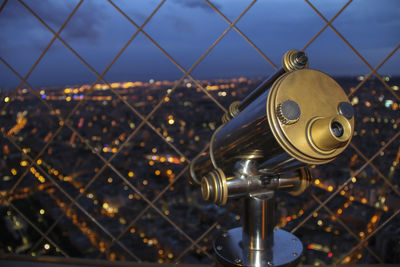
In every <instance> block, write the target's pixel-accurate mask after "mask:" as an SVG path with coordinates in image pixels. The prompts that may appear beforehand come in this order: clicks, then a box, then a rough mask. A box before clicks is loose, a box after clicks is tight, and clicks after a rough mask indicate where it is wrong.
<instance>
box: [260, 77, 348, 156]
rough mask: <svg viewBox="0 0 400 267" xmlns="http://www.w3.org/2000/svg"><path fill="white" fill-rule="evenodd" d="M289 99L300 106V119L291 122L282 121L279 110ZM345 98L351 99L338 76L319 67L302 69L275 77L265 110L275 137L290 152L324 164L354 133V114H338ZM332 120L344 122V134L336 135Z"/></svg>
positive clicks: (336, 154)
mask: <svg viewBox="0 0 400 267" xmlns="http://www.w3.org/2000/svg"><path fill="white" fill-rule="evenodd" d="M287 100H291V101H294V102H296V103H297V104H298V106H299V107H300V110H301V115H300V117H299V119H298V120H297V121H296V122H295V123H293V124H289V125H286V124H284V123H282V121H281V120H279V118H278V114H277V110H279V109H278V107H279V105H280V104H281V103H283V102H285V101H287ZM342 102H349V101H348V99H347V96H346V94H345V92H344V91H343V89H342V88H341V87H340V85H339V84H338V83H336V81H335V80H333V79H332V78H331V77H329V76H328V75H326V74H324V73H322V72H320V71H317V70H312V69H302V70H297V71H293V72H290V73H287V74H284V75H282V76H281V77H280V78H279V79H278V80H276V81H275V83H274V84H273V85H272V87H271V89H270V92H269V96H268V100H267V105H266V106H267V107H266V109H267V112H266V114H267V117H268V123H269V126H270V129H271V131H272V133H273V135H274V137H275V139H276V141H277V142H278V143H279V144H280V145H281V147H282V148H283V149H284V150H285V151H286V152H287V153H288V154H290V155H291V156H292V157H294V158H295V159H297V160H299V161H301V162H304V163H308V164H323V163H327V162H329V161H331V160H333V159H335V157H337V156H338V155H339V154H340V153H342V152H343V151H344V150H345V149H346V147H347V146H348V144H349V142H350V139H351V136H352V135H353V131H354V117H353V118H350V119H347V118H345V117H344V116H341V115H339V111H338V106H339V104H340V103H342ZM331 121H337V122H339V123H340V124H341V125H342V126H343V129H344V134H343V135H342V136H341V137H335V136H334V135H333V133H332V127H331V125H330V124H329V122H331ZM324 127H325V128H324Z"/></svg>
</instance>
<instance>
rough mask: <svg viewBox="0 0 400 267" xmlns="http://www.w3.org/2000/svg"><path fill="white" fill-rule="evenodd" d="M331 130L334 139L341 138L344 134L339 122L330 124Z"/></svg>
mask: <svg viewBox="0 0 400 267" xmlns="http://www.w3.org/2000/svg"><path fill="white" fill-rule="evenodd" d="M331 129H332V132H333V134H334V135H335V136H336V137H342V135H343V133H344V129H343V126H342V125H341V124H340V123H339V122H337V121H334V122H332V124H331Z"/></svg>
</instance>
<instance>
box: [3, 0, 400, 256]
mask: <svg viewBox="0 0 400 267" xmlns="http://www.w3.org/2000/svg"><path fill="white" fill-rule="evenodd" d="M86 2H87V1H86ZM168 2H169V1H166V0H162V1H160V2H159V3H158V4H157V5H156V6H155V7H154V9H153V10H152V11H151V12H149V15H148V16H147V17H146V18H145V19H144V18H143V19H141V21H142V22H141V23H138V22H137V20H138V19H137V18H135V19H133V17H132V16H131V15H129V10H124V8H123V7H120V6H119V3H117V1H115V2H114V1H112V0H108V1H106V2H105V4H106V8H107V9H108V10H111V11H112V12H113V15H114V16H116V17H118V19H119V20H121V23H126V24H128V25H129V26H131V27H132V34H131V35H130V36H126V40H124V43H123V44H122V48H121V49H118V50H116V51H113V53H110V55H105V57H107V58H109V59H110V61H109V63H108V64H107V65H106V66H100V67H99V66H97V65H96V66H94V65H91V64H90V63H89V61H90V60H87V59H85V58H87V57H86V56H87V55H85V54H83V53H81V52H80V51H78V50H76V49H75V48H74V44H73V42H70V41H68V38H67V37H68V36H66V35H64V34H63V31H64V30H65V29H66V28H68V26H69V24H70V23H71V21H74V19H76V20H77V18H76V17H77V16H78V17H79V11H80V10H82V9H85V8H86V9H87V8H88V6H85V1H84V0H80V1H79V2H78V3H77V4H76V6H75V7H74V8H73V9H72V10H71V12H70V13H69V15H68V16H67V17H66V19H65V20H64V21H63V23H62V24H61V23H60V25H59V26H58V28H53V24H49V23H48V22H47V21H46V19H45V18H42V17H41V15H40V14H38V13H36V12H35V11H34V10H35V8H34V6H33V4H32V3H29V2H25V1H23V0H18V3H17V4H18V5H19V8H20V9H21V10H23V11H24V12H25V13H24V15H27V14H29V16H33V17H34V18H35V20H36V22H37V23H39V24H41V25H42V26H43V27H44V28H45V29H46V32H47V34H49V36H51V38H50V41H49V43H48V44H47V45H46V46H45V48H44V49H42V50H43V51H42V53H41V54H40V55H39V56H38V58H37V60H35V61H34V62H32V65H31V67H30V68H29V70H27V71H26V74H24V75H22V74H21V73H20V72H18V71H17V70H16V69H15V68H14V67H13V63H12V61H10V60H8V59H6V57H5V56H4V55H0V56H1V57H0V60H1V62H2V63H1V64H2V65H3V66H2V67H4V70H5V71H8V72H9V76H10V79H17V80H18V81H19V85H18V87H17V88H16V89H15V90H14V91H12V92H9V91H3V92H1V93H2V103H1V105H0V108H1V115H0V120H1V124H0V127H1V128H0V129H1V132H2V137H1V143H0V148H1V150H2V161H1V162H0V163H1V179H2V181H1V186H0V188H1V195H0V197H1V200H0V204H1V206H0V211H1V214H2V215H1V222H2V224H3V226H4V227H6V228H7V229H8V234H7V235H6V236H4V237H2V240H1V242H2V243H1V245H0V250H2V252H4V253H16V254H23V255H33V256H37V255H59V256H64V257H72V256H73V257H87V258H100V259H108V260H133V261H154V262H159V263H162V262H175V263H180V262H187V263H199V262H204V263H210V262H212V251H211V247H212V241H213V237H214V236H215V234H216V233H217V232H218V231H220V230H222V229H228V228H231V227H234V226H237V225H239V222H240V215H239V214H238V213H237V211H238V210H239V209H240V205H241V204H240V202H235V201H232V202H231V203H230V204H229V205H228V206H226V207H224V208H217V207H216V206H213V205H210V204H207V203H205V202H203V201H202V200H201V196H200V195H199V190H198V189H194V188H192V187H190V186H189V184H188V183H187V181H186V180H185V178H184V175H185V172H186V171H187V169H188V164H189V163H190V160H191V159H193V158H194V157H195V156H196V155H198V154H199V153H201V152H203V151H205V150H206V149H207V148H208V140H209V139H210V136H211V134H212V131H213V130H214V129H215V127H216V126H218V125H217V124H218V123H219V122H218V121H219V118H220V117H221V116H222V114H223V113H224V112H226V108H227V107H228V106H229V104H230V103H231V102H232V101H233V100H237V99H240V97H243V95H245V93H246V92H249V90H251V89H252V88H254V87H255V86H256V85H257V84H258V83H259V82H260V81H258V80H247V79H236V80H229V81H227V80H219V81H216V82H215V83H216V84H211V83H210V82H209V81H202V80H198V79H196V75H195V69H196V68H197V67H198V66H201V63H202V62H203V61H204V59H205V58H206V57H207V56H208V55H209V54H210V53H212V52H213V51H214V50H216V49H217V48H218V45H219V44H220V43H221V42H222V40H223V39H224V38H228V36H229V34H231V33H233V32H236V34H238V35H239V36H240V38H241V41H243V40H244V41H245V43H246V44H247V45H248V46H249V47H250V48H251V49H254V51H255V53H256V54H257V57H259V58H260V59H261V60H263V61H265V62H266V64H267V65H268V67H269V68H271V70H274V69H278V66H277V64H275V63H274V62H273V60H271V58H270V56H271V55H268V53H267V52H266V51H262V49H261V48H260V47H259V46H257V45H256V44H255V42H253V41H252V40H251V38H249V37H248V35H246V32H244V31H242V30H241V29H239V27H238V26H237V24H238V22H239V21H240V20H241V19H242V18H243V17H246V14H248V11H249V10H251V9H252V8H253V6H254V5H255V4H256V0H254V1H251V2H250V3H248V4H246V6H245V7H244V8H243V10H241V12H240V13H239V14H236V17H232V16H231V15H229V16H228V14H224V12H223V10H221V9H220V8H219V6H218V5H216V4H215V3H213V1H209V0H205V2H204V3H202V5H206V6H207V8H208V9H209V11H210V12H214V13H215V14H216V15H217V16H219V17H220V18H221V19H222V21H224V23H225V24H224V25H223V31H221V32H219V33H218V35H216V36H217V37H216V38H214V37H213V38H214V39H213V40H212V42H211V44H210V46H209V47H206V48H205V49H204V50H203V51H201V53H199V55H197V58H195V60H194V61H193V62H192V63H191V64H189V65H187V64H186V63H185V64H182V63H179V62H180V60H179V59H177V58H176V57H175V56H174V53H173V52H171V53H170V52H169V51H168V50H167V49H165V48H164V46H163V45H162V44H161V43H159V42H157V41H156V39H153V37H152V34H151V33H150V32H148V31H147V28H145V26H146V25H148V24H151V21H152V19H153V17H155V16H156V14H157V13H159V12H162V11H163V10H166V9H167V8H166V7H165V5H167V4H168ZM12 4H15V3H12ZM7 5H11V4H10V3H8V1H7V0H5V1H3V2H2V4H1V6H0V17H1V16H2V15H3V14H2V11H3V10H4V9H5V8H6V7H7ZM304 5H306V6H308V7H309V8H310V9H309V10H310V12H312V13H313V14H314V15H316V16H319V17H320V18H321V28H320V30H319V31H317V32H316V33H315V34H314V35H313V36H312V37H311V39H309V40H307V42H306V43H305V44H304V46H303V50H305V51H306V52H307V51H308V50H312V46H315V45H318V40H319V39H320V38H321V35H324V34H327V32H328V31H329V33H330V34H334V35H336V36H337V38H338V42H340V45H344V46H346V47H347V48H348V49H349V51H350V52H351V54H352V55H354V58H355V60H359V61H360V62H361V64H363V68H365V67H366V69H367V70H368V71H369V74H368V75H365V76H362V77H361V78H360V79H359V80H358V81H357V80H355V79H354V78H353V79H350V78H347V80H346V79H343V80H339V82H341V83H342V85H343V87H344V88H345V90H347V93H348V96H349V98H350V99H351V101H352V103H353V105H354V106H355V108H356V114H357V117H356V124H357V125H356V133H355V136H354V139H353V141H352V143H351V145H350V146H349V148H348V149H347V150H346V152H345V153H344V154H343V155H341V156H340V157H339V158H338V159H337V160H335V161H334V162H332V163H330V164H328V165H326V166H321V167H316V168H313V172H314V176H315V177H316V179H315V181H314V184H313V186H312V187H311V188H310V190H309V191H307V193H304V194H303V195H301V196H299V197H297V198H293V197H290V196H287V195H283V194H279V195H278V200H279V201H278V202H279V203H280V206H279V209H278V216H279V226H280V227H284V228H285V229H287V230H290V231H291V232H292V233H296V234H297V235H298V236H300V237H301V239H302V241H303V243H304V244H305V252H304V257H303V261H304V262H305V263H313V264H320V263H326V264H331V263H356V262H358V263H371V262H372V263H374V262H379V263H382V262H397V263H398V262H400V258H399V257H398V255H399V254H398V251H396V249H399V246H398V243H399V242H400V238H399V234H398V229H397V228H398V227H396V225H397V226H398V225H399V217H398V216H397V215H398V213H399V212H400V206H399V203H400V202H399V200H400V199H399V198H400V191H399V189H398V185H399V183H400V181H399V177H398V173H399V170H398V166H399V165H398V164H399V160H400V148H399V138H398V137H399V135H400V133H399V131H398V129H397V127H398V124H399V122H400V121H399V117H398V108H399V95H398V93H397V90H398V86H397V85H396V84H392V83H391V82H390V80H389V79H388V77H382V76H381V75H380V74H379V73H378V71H379V70H380V69H381V67H382V66H383V65H384V64H385V63H386V62H387V61H389V60H391V59H392V57H393V56H394V55H395V54H396V53H397V52H398V51H397V50H398V49H399V47H400V45H399V44H397V46H396V47H393V50H392V51H391V52H390V53H389V54H388V55H385V58H382V61H381V62H380V63H379V64H377V65H376V67H374V66H372V65H371V64H370V63H369V62H368V60H367V59H366V58H365V57H364V56H363V55H362V54H361V53H360V52H359V51H358V50H357V49H356V48H355V47H354V46H353V44H352V42H351V41H349V40H348V39H346V37H344V35H343V34H342V33H341V31H342V30H341V29H340V28H339V29H338V28H337V27H336V26H334V25H333V22H334V21H335V20H336V19H337V18H338V17H340V16H341V14H342V13H343V12H345V10H346V9H348V8H350V7H351V6H352V5H354V3H352V1H351V0H350V1H348V2H346V3H344V5H343V6H342V7H341V8H340V9H339V10H338V11H337V12H336V13H335V14H333V16H332V17H331V19H329V20H328V18H326V17H325V16H324V14H323V13H324V12H323V11H320V10H319V9H318V8H317V7H316V6H315V5H314V4H313V3H312V2H311V1H308V0H306V1H305V2H304ZM89 7H90V6H89ZM335 25H336V24H335ZM153 27H154V26H153ZM159 27H161V25H159ZM149 29H150V31H151V27H150V28H149ZM210 35H211V33H210ZM140 38H141V39H142V40H145V41H146V42H147V43H148V45H149V46H152V47H153V48H154V50H155V51H156V52H157V53H159V55H160V58H161V57H163V60H164V61H163V62H165V64H169V67H172V68H176V70H177V72H179V74H178V75H180V76H179V77H180V78H179V79H178V78H177V80H176V81H175V82H168V81H162V82H161V81H160V82H155V83H154V82H149V83H145V82H130V83H109V82H108V81H107V74H108V73H109V72H110V71H111V72H112V71H113V66H114V65H117V64H118V61H119V60H121V59H124V57H128V55H130V54H129V53H130V52H129V49H130V47H131V46H132V43H134V42H135V40H137V39H140ZM259 45H260V44H259ZM333 45H335V44H333ZM54 46H57V47H58V49H65V50H67V51H69V52H70V53H71V57H73V58H74V60H76V65H77V66H78V65H79V66H81V68H82V69H83V70H84V71H86V72H88V73H90V74H91V75H93V80H94V81H93V83H92V84H91V85H84V86H80V87H75V88H63V91H60V90H58V91H57V90H47V91H46V95H45V94H44V93H43V92H42V91H41V90H38V89H36V88H34V87H33V86H31V84H30V82H29V81H30V77H31V75H34V71H35V70H36V69H37V68H38V66H39V65H40V63H41V62H42V61H44V59H45V58H46V56H48V55H49V54H51V53H52V50H51V49H52V47H54ZM286 46H287V44H282V47H286ZM288 48H289V47H288ZM89 58H90V57H89ZM160 60H161V59H160ZM311 60H312V55H311ZM160 62H161V61H160ZM96 69H97V71H96ZM99 69H100V70H101V71H98V70H99ZM217 75H218V74H217ZM215 87H216V88H231V89H232V88H235V90H230V91H229V90H228V92H232V93H231V95H228V96H227V97H220V96H221V94H219V93H218V92H220V91H213V90H210V89H213V88H215ZM133 89H140V90H142V94H140V95H133V94H132V92H133ZM224 93H225V95H224V96H226V90H225V91H224ZM60 94H61V96H62V97H63V100H62V101H58V98H59V97H60ZM196 114H197V115H196ZM198 114H202V115H201V116H198ZM188 117H190V119H188ZM396 244H397V245H396ZM396 255H397V256H396Z"/></svg>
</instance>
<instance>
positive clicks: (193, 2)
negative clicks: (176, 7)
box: [175, 0, 221, 12]
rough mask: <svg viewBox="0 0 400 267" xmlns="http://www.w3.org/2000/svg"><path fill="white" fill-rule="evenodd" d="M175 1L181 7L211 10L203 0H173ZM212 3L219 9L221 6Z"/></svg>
mask: <svg viewBox="0 0 400 267" xmlns="http://www.w3.org/2000/svg"><path fill="white" fill-rule="evenodd" d="M175 2H176V3H178V4H180V5H181V6H183V7H188V8H201V9H204V10H205V11H208V12H210V11H212V8H211V6H210V5H209V4H208V3H207V2H206V1H204V0H175ZM213 5H214V6H215V7H216V8H218V9H219V10H221V6H220V5H218V4H216V3H213Z"/></svg>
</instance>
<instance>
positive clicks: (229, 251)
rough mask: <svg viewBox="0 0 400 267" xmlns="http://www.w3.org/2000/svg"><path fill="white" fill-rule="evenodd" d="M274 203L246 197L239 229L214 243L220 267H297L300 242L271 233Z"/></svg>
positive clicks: (278, 232) (277, 231) (279, 232)
mask: <svg viewBox="0 0 400 267" xmlns="http://www.w3.org/2000/svg"><path fill="white" fill-rule="evenodd" d="M274 213H275V199H274V196H273V194H272V195H268V196H267V197H246V198H245V199H244V207H243V216H242V227H238V228H234V229H231V230H229V231H227V232H226V233H223V234H222V235H220V236H219V237H218V238H217V239H216V240H215V243H214V252H215V255H216V260H217V262H218V263H219V264H220V265H222V266H249V267H262V266H267V267H272V266H297V265H298V263H299V262H300V256H301V254H302V252H303V245H302V244H301V241H300V240H299V239H298V238H297V237H296V236H294V235H292V234H291V233H289V232H286V231H284V230H281V229H274V225H275V224H274Z"/></svg>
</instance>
